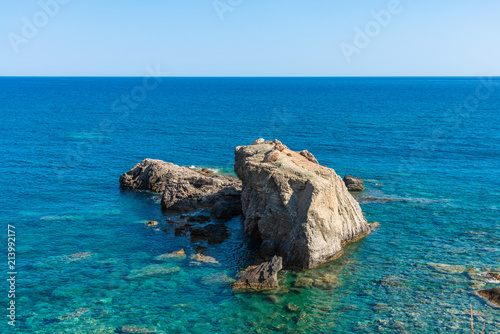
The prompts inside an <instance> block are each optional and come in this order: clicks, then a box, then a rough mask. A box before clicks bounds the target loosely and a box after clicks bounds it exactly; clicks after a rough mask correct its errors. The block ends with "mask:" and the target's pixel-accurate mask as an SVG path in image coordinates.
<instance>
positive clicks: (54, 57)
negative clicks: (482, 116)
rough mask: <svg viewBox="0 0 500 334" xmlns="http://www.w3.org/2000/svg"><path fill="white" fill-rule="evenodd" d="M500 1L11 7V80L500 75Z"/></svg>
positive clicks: (6, 42)
mask: <svg viewBox="0 0 500 334" xmlns="http://www.w3.org/2000/svg"><path fill="white" fill-rule="evenodd" d="M499 17H500V1H498V0H481V1H469V0H467V1H466V0H441V1H431V0H384V1H380V0H315V1H311V0H309V1H306V0H272V1H270V0H176V1H175V0H148V1H131V0H120V1H119V0H105V1H103V0H85V1H79V0H38V1H33V0H23V1H16V0H0V50H1V53H0V76H144V75H147V74H148V69H149V70H151V69H154V70H155V71H157V72H158V73H161V74H164V76H479V75H495V76H498V75H500V19H499Z"/></svg>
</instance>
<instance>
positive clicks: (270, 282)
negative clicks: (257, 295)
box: [232, 256, 283, 290]
mask: <svg viewBox="0 0 500 334" xmlns="http://www.w3.org/2000/svg"><path fill="white" fill-rule="evenodd" d="M282 268H283V260H282V258H281V257H278V256H273V258H272V259H271V261H269V262H264V263H261V264H260V265H258V266H257V267H256V268H254V269H247V270H245V272H244V273H243V274H242V275H241V277H240V278H238V280H237V281H236V282H234V284H233V285H232V287H233V289H237V290H269V289H276V288H279V283H278V271H280V270H281V269H282Z"/></svg>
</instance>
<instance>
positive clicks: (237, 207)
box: [210, 200, 242, 219]
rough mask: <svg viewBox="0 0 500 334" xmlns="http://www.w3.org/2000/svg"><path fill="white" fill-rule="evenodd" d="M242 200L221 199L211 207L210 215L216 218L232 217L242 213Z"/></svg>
mask: <svg viewBox="0 0 500 334" xmlns="http://www.w3.org/2000/svg"><path fill="white" fill-rule="evenodd" d="M241 214H242V211H241V201H240V200H239V201H236V200H235V201H227V200H220V201H218V202H217V203H215V205H214V206H213V207H212V209H210V215H211V216H212V217H214V218H216V219H230V218H233V217H235V216H238V215H241Z"/></svg>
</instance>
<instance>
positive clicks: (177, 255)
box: [155, 248, 186, 261]
mask: <svg viewBox="0 0 500 334" xmlns="http://www.w3.org/2000/svg"><path fill="white" fill-rule="evenodd" d="M185 258H186V252H185V251H184V248H183V249H181V250H179V251H177V252H172V253H168V254H162V255H158V256H157V257H155V260H157V261H168V260H171V259H185Z"/></svg>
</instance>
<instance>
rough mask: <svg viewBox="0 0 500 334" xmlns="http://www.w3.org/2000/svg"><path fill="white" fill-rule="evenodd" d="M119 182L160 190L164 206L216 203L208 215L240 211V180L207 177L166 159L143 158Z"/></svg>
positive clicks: (223, 215) (185, 206)
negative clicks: (211, 212) (212, 211)
mask: <svg viewBox="0 0 500 334" xmlns="http://www.w3.org/2000/svg"><path fill="white" fill-rule="evenodd" d="M120 184H121V185H122V186H125V187H130V188H134V189H147V190H152V191H154V192H158V193H163V196H162V200H161V204H162V207H163V208H164V209H177V210H185V209H195V208H212V207H213V206H215V205H216V204H217V207H216V210H215V212H214V213H213V214H212V215H213V216H214V217H215V218H229V216H231V215H237V214H239V213H241V200H240V194H241V182H240V180H238V179H237V178H235V177H232V176H229V175H219V174H212V175H208V176H207V173H203V172H198V171H195V170H192V169H189V168H187V167H180V166H177V165H174V164H172V163H169V162H165V161H161V160H154V159H145V160H143V161H142V162H140V163H138V164H137V165H135V166H134V167H133V168H132V169H131V170H130V171H128V172H127V173H125V174H123V175H122V176H121V177H120ZM218 215H220V217H219V216H218Z"/></svg>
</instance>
